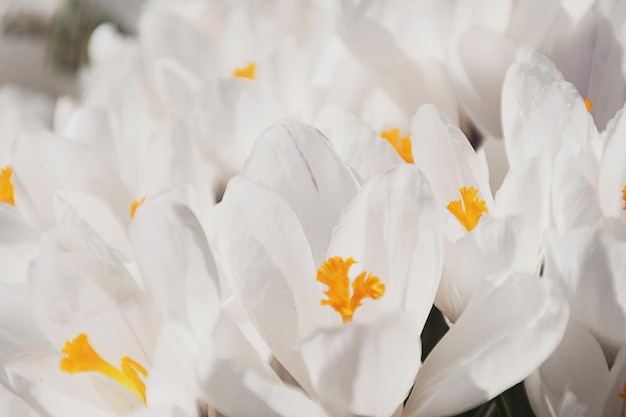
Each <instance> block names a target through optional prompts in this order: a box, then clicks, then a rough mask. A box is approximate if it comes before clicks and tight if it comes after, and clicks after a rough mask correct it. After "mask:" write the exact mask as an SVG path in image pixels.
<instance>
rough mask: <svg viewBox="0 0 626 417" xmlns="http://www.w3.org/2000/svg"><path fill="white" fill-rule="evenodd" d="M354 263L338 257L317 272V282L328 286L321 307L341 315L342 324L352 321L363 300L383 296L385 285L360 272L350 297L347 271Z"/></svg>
mask: <svg viewBox="0 0 626 417" xmlns="http://www.w3.org/2000/svg"><path fill="white" fill-rule="evenodd" d="M355 263H356V261H355V260H354V259H352V258H348V259H343V258H341V257H339V256H335V257H333V258H329V259H328V260H327V261H326V262H324V264H323V265H322V266H320V268H319V269H318V270H317V280H318V281H319V282H321V283H322V284H324V285H327V286H328V290H327V291H324V294H326V296H327V297H328V299H326V300H322V301H321V302H320V304H321V305H323V306H331V307H332V308H333V309H334V310H335V311H336V312H337V313H339V314H341V318H342V320H343V323H344V324H346V323H349V322H351V321H352V317H353V316H354V312H355V311H356V309H357V308H359V307H360V306H361V301H363V299H364V298H371V299H373V300H376V299H378V298H380V297H382V296H383V294H385V284H383V283H382V282H381V281H380V279H379V278H378V277H375V276H372V274H371V273H367V272H361V273H360V274H359V275H358V276H357V277H356V278H355V279H354V281H353V282H352V296H350V278H349V277H348V271H349V270H350V267H352V265H354V264H355Z"/></svg>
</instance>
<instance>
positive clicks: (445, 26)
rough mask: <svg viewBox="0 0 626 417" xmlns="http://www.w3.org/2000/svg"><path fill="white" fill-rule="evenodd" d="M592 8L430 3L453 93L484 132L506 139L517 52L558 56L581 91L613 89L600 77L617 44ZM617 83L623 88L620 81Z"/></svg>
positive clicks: (529, 3) (548, 4)
mask: <svg viewBox="0 0 626 417" xmlns="http://www.w3.org/2000/svg"><path fill="white" fill-rule="evenodd" d="M430 3H435V2H430ZM591 5H592V1H585V2H576V3H574V2H564V1H559V0H555V1H548V2H544V3H542V4H541V5H539V3H537V2H534V1H512V0H511V1H504V2H501V1H491V0H487V1H471V2H444V3H441V2H438V3H437V4H432V7H433V8H434V9H435V12H434V13H433V17H434V19H435V22H436V25H435V27H437V28H438V29H439V31H440V33H441V37H442V38H443V39H445V41H444V48H445V52H444V53H445V55H446V58H447V63H448V70H449V73H450V77H451V79H452V81H453V85H454V87H455V92H456V94H457V96H458V98H459V101H460V102H461V104H462V106H463V109H464V110H465V112H466V113H467V114H468V115H469V117H470V118H471V119H472V121H473V122H474V123H475V124H476V125H477V126H478V127H479V128H480V129H481V131H483V133H486V134H490V135H494V136H496V137H501V136H502V133H503V130H502V127H503V126H502V125H501V120H500V96H501V94H500V91H501V89H502V84H503V81H504V78H505V73H506V71H507V68H508V67H509V65H510V64H511V63H512V62H513V61H514V60H515V54H516V51H517V49H518V48H523V47H531V48H535V49H538V50H540V51H542V53H545V54H547V55H549V56H554V57H555V59H556V58H557V57H558V60H559V66H560V65H562V66H563V69H565V68H566V67H567V71H568V74H572V75H573V79H572V80H571V81H573V82H574V83H575V84H576V86H577V87H578V88H581V90H584V91H581V93H584V94H586V93H587V92H588V91H593V92H594V93H596V92H598V91H599V89H598V88H597V87H598V86H600V85H610V82H609V83H607V84H604V80H603V79H602V78H603V77H602V76H600V77H597V75H599V74H600V72H598V69H599V68H600V67H601V66H603V65H604V64H605V63H606V58H607V57H609V56H610V55H611V53H610V52H609V50H610V49H611V47H610V45H616V40H615V36H614V35H613V34H612V33H611V32H612V31H611V30H610V27H609V26H610V25H609V24H608V21H606V19H603V18H601V17H599V16H595V15H591V16H590V15H589V14H588V11H589V9H590V7H591ZM581 21H582V23H581ZM581 44H584V45H585V46H584V49H582V48H581V47H580V46H579V45H581ZM574 55H576V58H575V59H573V56H574ZM561 58H563V59H561ZM611 59H612V58H611ZM613 64H614V62H613V63H611V64H610V65H613ZM593 67H597V68H593ZM590 68H591V70H590ZM613 68H614V69H616V68H619V66H615V65H613ZM612 74H615V75H617V72H615V71H613V72H612ZM578 75H580V77H578ZM578 80H580V81H581V83H578V82H577V81H578ZM616 80H617V79H616ZM619 83H620V84H622V85H623V83H624V81H623V79H622V78H620V79H619ZM620 88H621V87H620ZM614 93H615V95H618V94H619V93H618V89H617V88H616V90H615V91H614V92H611V95H613V94H614ZM605 98H606V99H607V101H608V102H613V99H612V98H611V99H608V97H605ZM611 105H614V102H613V104H611ZM602 107H604V105H603V106H602ZM615 110H616V109H613V111H615ZM607 120H608V119H603V122H602V123H606V121H607Z"/></svg>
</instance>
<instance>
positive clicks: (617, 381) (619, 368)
mask: <svg viewBox="0 0 626 417" xmlns="http://www.w3.org/2000/svg"><path fill="white" fill-rule="evenodd" d="M607 382H608V385H607V386H606V395H605V396H604V397H603V400H604V409H603V411H602V416H603V417H613V416H619V415H622V414H623V410H624V399H623V398H621V396H620V394H622V393H623V392H624V384H626V348H624V347H622V348H621V349H620V351H619V352H618V354H617V357H616V358H615V362H614V363H613V366H612V367H611V375H610V378H609V379H608V381H607ZM597 415H600V414H597Z"/></svg>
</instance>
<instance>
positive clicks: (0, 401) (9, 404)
mask: <svg viewBox="0 0 626 417" xmlns="http://www.w3.org/2000/svg"><path fill="white" fill-rule="evenodd" d="M0 414H1V415H3V416H19V417H40V416H41V415H40V414H39V413H37V412H35V410H34V409H33V408H31V407H30V406H29V405H28V404H26V402H24V400H22V399H21V398H19V397H17V396H16V395H15V394H13V393H12V392H11V391H9V390H8V389H6V388H4V387H3V386H0Z"/></svg>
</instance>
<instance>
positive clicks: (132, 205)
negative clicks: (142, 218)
mask: <svg viewBox="0 0 626 417" xmlns="http://www.w3.org/2000/svg"><path fill="white" fill-rule="evenodd" d="M145 201H146V197H142V198H140V199H139V200H135V201H133V202H132V203H130V211H129V212H128V214H129V215H130V218H131V219H132V218H133V217H135V212H136V211H137V208H139V206H140V205H142V204H143V203H144V202H145Z"/></svg>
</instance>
